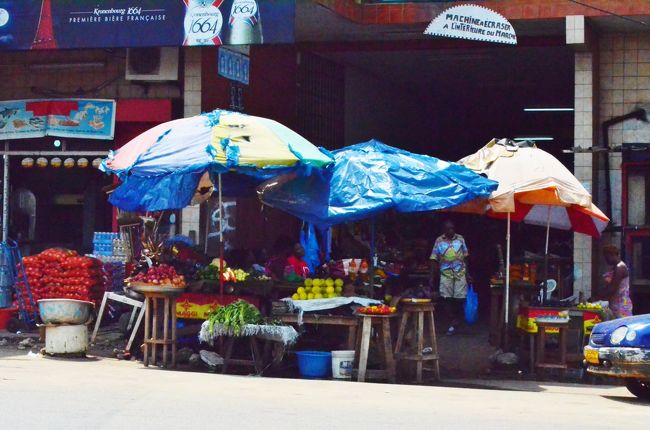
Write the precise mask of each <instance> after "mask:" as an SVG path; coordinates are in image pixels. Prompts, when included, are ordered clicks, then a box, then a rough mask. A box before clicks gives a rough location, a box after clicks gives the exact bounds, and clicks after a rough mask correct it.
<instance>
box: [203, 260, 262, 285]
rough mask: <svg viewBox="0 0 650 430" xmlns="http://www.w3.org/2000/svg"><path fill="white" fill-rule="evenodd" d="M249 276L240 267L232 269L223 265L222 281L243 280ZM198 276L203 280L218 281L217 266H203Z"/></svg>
mask: <svg viewBox="0 0 650 430" xmlns="http://www.w3.org/2000/svg"><path fill="white" fill-rule="evenodd" d="M249 276H250V275H249V274H248V272H246V271H244V270H242V269H234V270H233V269H231V268H226V267H225V266H224V269H223V275H222V278H223V281H224V282H244V281H245V280H246V279H248V277H249ZM199 278H200V279H202V280H204V281H218V280H219V266H215V265H214V264H210V265H208V266H205V267H204V268H203V269H201V271H200V272H199Z"/></svg>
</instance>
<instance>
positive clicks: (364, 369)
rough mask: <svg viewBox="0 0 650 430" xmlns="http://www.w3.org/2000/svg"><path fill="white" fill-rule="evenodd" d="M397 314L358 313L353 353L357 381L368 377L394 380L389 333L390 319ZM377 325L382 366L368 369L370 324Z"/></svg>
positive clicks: (391, 345)
mask: <svg viewBox="0 0 650 430" xmlns="http://www.w3.org/2000/svg"><path fill="white" fill-rule="evenodd" d="M396 316H398V314H391V315H364V314H358V317H359V318H360V320H359V331H360V334H359V335H357V345H356V349H355V353H354V369H353V373H357V381H359V382H365V380H366V377H367V378H368V379H386V380H388V382H392V383H394V382H395V359H394V357H393V342H392V339H391V335H390V319H391V318H394V317H396ZM373 325H374V326H379V329H380V334H379V343H380V344H381V351H382V353H383V354H382V355H383V358H384V368H383V369H381V370H375V369H373V370H368V352H369V351H370V337H371V334H372V333H371V332H372V326H373Z"/></svg>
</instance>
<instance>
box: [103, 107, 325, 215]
mask: <svg viewBox="0 0 650 430" xmlns="http://www.w3.org/2000/svg"><path fill="white" fill-rule="evenodd" d="M332 162H333V161H332V159H331V157H330V156H329V155H328V154H326V153H325V152H323V151H321V150H320V149H318V148H317V147H315V146H314V145H312V144H311V143H310V142H309V141H307V140H306V139H305V138H303V137H302V136H300V135H299V134H297V133H295V132H294V131H292V130H290V129H289V128H287V127H285V126H283V125H282V124H279V123H277V122H275V121H272V120H269V119H266V118H260V117H255V116H250V115H245V114H241V113H237V112H229V111H224V110H215V111H213V112H210V113H206V114H202V115H197V116H194V117H190V118H182V119H177V120H174V121H169V122H166V123H163V124H160V125H157V126H156V127H154V128H152V129H150V130H148V131H146V132H144V133H142V134H141V135H139V136H137V137H136V138H134V139H133V140H131V141H130V142H128V143H127V144H126V145H124V146H123V147H122V148H120V149H118V150H117V151H116V152H112V153H111V154H109V157H108V158H107V159H106V160H104V162H103V163H102V167H101V168H102V170H104V171H105V172H107V173H113V174H115V175H117V176H118V177H119V179H120V180H121V181H122V184H121V185H120V186H119V187H117V189H116V190H115V191H114V192H113V193H112V194H111V196H110V198H109V201H110V202H111V203H112V204H113V205H114V206H117V207H119V208H121V209H123V210H128V211H132V212H145V211H161V210H169V209H181V208H184V207H186V206H188V205H189V204H190V203H191V201H192V199H193V198H194V197H195V194H196V193H195V192H196V190H197V188H199V189H201V188H205V189H210V190H211V189H212V188H213V185H212V184H213V183H214V184H215V185H216V182H217V176H219V182H222V186H223V188H224V189H228V190H229V191H233V192H235V193H241V192H243V191H246V188H248V189H249V191H253V192H254V186H255V185H257V184H259V183H261V182H262V181H263V180H267V179H269V178H272V177H274V176H276V175H279V174H283V173H285V174H286V173H296V172H298V174H308V173H309V172H311V170H312V169H320V168H322V167H325V166H327V165H329V164H332ZM223 173H229V174H230V175H226V176H225V177H224V178H223V181H222V180H221V178H220V177H221V175H222V174H223ZM232 174H237V176H231V175H232ZM208 176H210V177H209V178H208ZM245 176H248V177H249V178H248V179H244V177H245ZM251 185H252V186H251ZM219 191H223V190H221V188H219ZM208 195H209V194H208Z"/></svg>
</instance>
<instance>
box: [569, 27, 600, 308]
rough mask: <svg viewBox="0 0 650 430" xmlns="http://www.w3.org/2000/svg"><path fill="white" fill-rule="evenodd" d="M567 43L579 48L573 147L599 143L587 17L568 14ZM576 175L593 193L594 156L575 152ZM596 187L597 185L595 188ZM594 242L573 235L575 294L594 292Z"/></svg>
mask: <svg viewBox="0 0 650 430" xmlns="http://www.w3.org/2000/svg"><path fill="white" fill-rule="evenodd" d="M566 42H567V44H568V45H570V46H573V47H574V48H575V49H576V52H575V63H574V70H575V88H574V109H575V112H574V114H575V116H574V146H575V147H583V148H589V147H592V146H596V145H597V142H598V122H599V115H598V113H599V112H598V89H599V88H598V87H599V85H598V82H599V81H598V71H599V69H598V46H597V43H595V37H594V34H593V33H592V32H591V31H590V30H589V26H588V23H586V22H585V18H584V16H567V18H566ZM574 174H575V176H576V178H578V180H579V181H580V182H581V183H582V184H583V185H584V187H585V188H586V189H587V191H589V192H591V193H592V194H593V193H594V189H595V187H594V158H593V155H591V154H587V153H576V154H575V155H574ZM596 189H597V188H596ZM593 261H594V256H593V243H592V239H591V238H590V237H588V236H585V235H582V234H579V233H576V234H575V235H574V237H573V262H574V283H573V291H574V294H577V293H580V292H582V293H583V294H584V295H585V297H589V296H590V295H591V286H592V263H593Z"/></svg>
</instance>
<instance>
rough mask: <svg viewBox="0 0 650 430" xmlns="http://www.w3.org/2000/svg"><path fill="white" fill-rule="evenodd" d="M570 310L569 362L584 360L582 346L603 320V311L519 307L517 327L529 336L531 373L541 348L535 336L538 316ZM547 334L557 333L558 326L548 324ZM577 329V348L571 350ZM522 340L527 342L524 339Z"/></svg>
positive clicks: (537, 328)
mask: <svg viewBox="0 0 650 430" xmlns="http://www.w3.org/2000/svg"><path fill="white" fill-rule="evenodd" d="M567 310H568V312H569V318H570V321H569V326H568V328H567V333H566V335H565V337H566V338H567V340H566V342H567V353H566V361H568V362H580V361H582V358H583V355H582V346H583V344H584V342H585V339H588V337H589V335H590V334H591V330H592V329H593V327H594V325H596V324H598V323H599V322H602V321H603V320H604V317H603V315H602V311H601V310H600V309H597V308H593V309H586V308H584V309H583V308H580V307H572V308H570V309H567V308H566V307H551V306H544V307H539V306H521V307H520V308H519V313H518V315H517V328H518V329H519V330H520V332H521V333H523V335H524V336H527V337H528V351H529V370H530V372H531V373H533V372H534V371H535V364H536V360H535V357H536V356H537V355H539V353H536V349H539V348H538V346H537V345H536V341H535V337H536V335H537V333H538V332H539V331H540V329H539V322H538V320H537V319H538V318H540V317H556V316H558V315H559V314H560V313H561V312H566V311H567ZM545 331H546V334H547V335H548V334H557V333H559V330H558V328H557V327H550V326H547V327H546V328H545ZM576 331H577V334H578V336H577V339H578V340H577V350H574V351H573V352H572V351H571V350H572V349H573V347H574V345H571V344H570V343H571V342H570V340H569V337H573V334H572V333H573V332H576ZM522 341H524V342H525V340H524V339H522ZM544 341H545V340H544Z"/></svg>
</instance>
